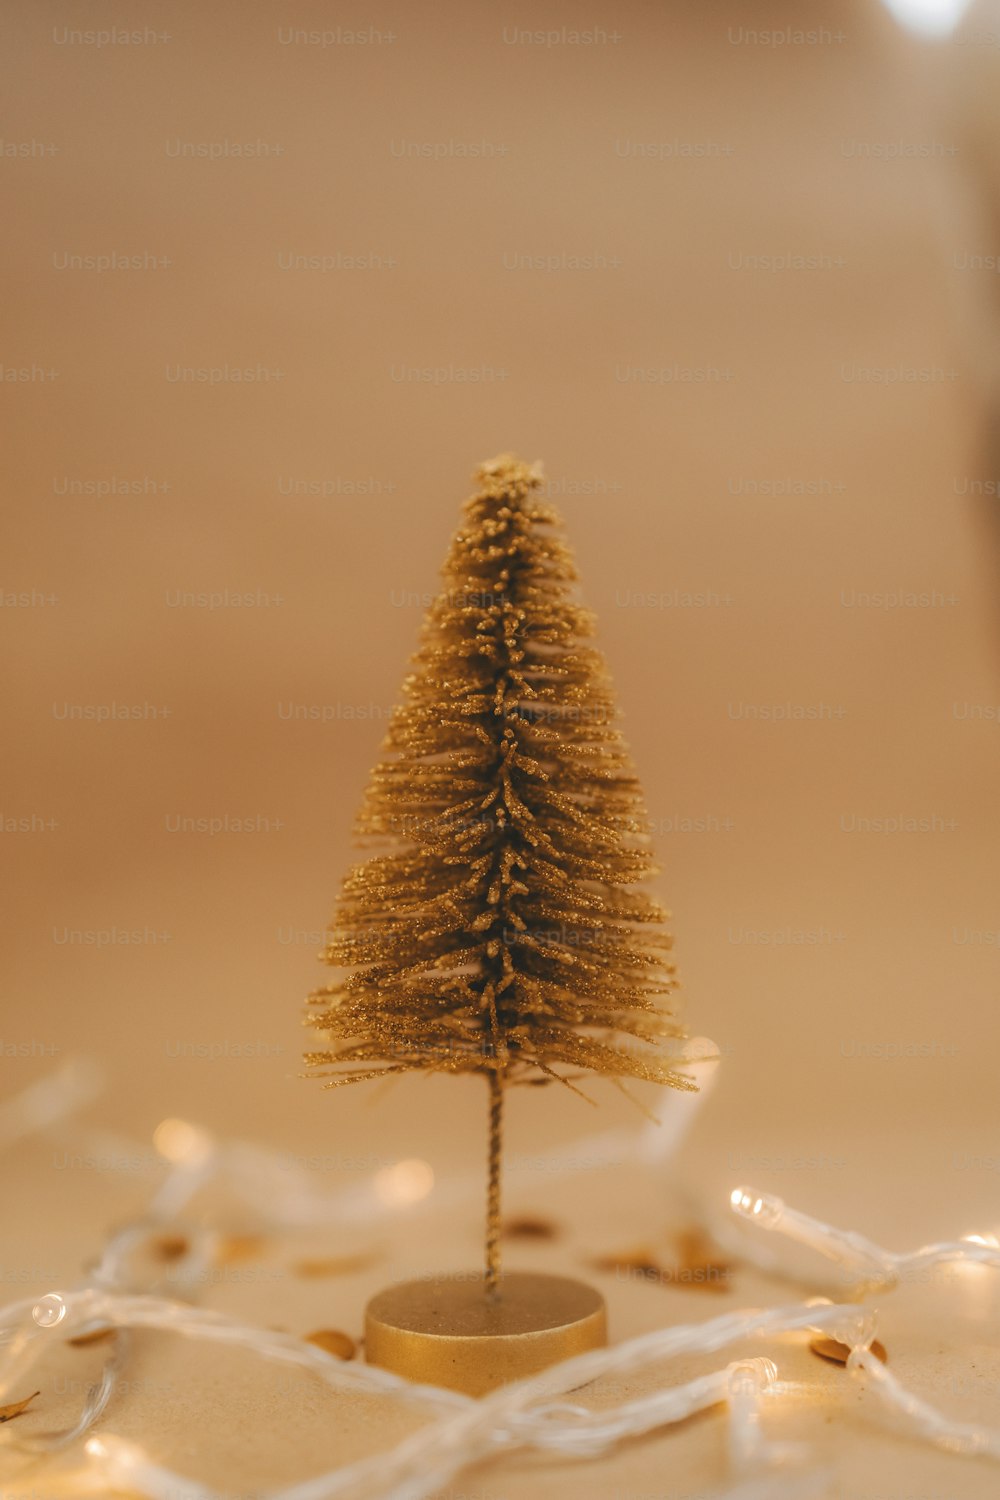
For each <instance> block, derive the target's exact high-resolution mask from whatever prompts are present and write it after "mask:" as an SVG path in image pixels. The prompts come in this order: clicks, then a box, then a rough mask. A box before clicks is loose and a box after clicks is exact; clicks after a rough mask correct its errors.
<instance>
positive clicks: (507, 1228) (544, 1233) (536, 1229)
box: [501, 1214, 559, 1240]
mask: <svg viewBox="0 0 1000 1500" xmlns="http://www.w3.org/2000/svg"><path fill="white" fill-rule="evenodd" d="M501 1233H502V1234H503V1235H504V1236H505V1237H506V1238H507V1239H509V1240H554V1239H555V1238H556V1237H557V1236H558V1234H559V1226H558V1225H557V1224H554V1223H553V1222H552V1220H551V1219H540V1218H534V1217H532V1215H530V1214H521V1215H520V1216H519V1217H518V1218H516V1219H506V1220H505V1221H504V1224H503V1228H502V1230H501Z"/></svg>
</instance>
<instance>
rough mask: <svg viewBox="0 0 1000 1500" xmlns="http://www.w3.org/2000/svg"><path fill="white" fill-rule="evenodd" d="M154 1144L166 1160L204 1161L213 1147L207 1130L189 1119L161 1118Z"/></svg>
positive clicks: (155, 1133)
mask: <svg viewBox="0 0 1000 1500" xmlns="http://www.w3.org/2000/svg"><path fill="white" fill-rule="evenodd" d="M153 1145H154V1146H155V1147H156V1149H157V1151H158V1152H159V1153H160V1155H161V1156H162V1157H164V1159H165V1160H166V1161H172V1162H175V1163H176V1162H189V1163H191V1164H194V1163H195V1162H198V1161H202V1160H203V1159H204V1158H205V1157H206V1156H207V1155H208V1153H209V1152H210V1151H211V1149H212V1138H211V1136H210V1135H209V1134H208V1132H207V1131H205V1130H202V1129H201V1127H200V1126H198V1125H192V1124H190V1123H189V1122H188V1121H187V1120H174V1119H167V1120H161V1121H160V1123H159V1125H157V1127H156V1129H155V1130H154V1131H153Z"/></svg>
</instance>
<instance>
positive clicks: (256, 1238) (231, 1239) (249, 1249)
mask: <svg viewBox="0 0 1000 1500" xmlns="http://www.w3.org/2000/svg"><path fill="white" fill-rule="evenodd" d="M263 1249H264V1236H263V1235H262V1234H223V1235H220V1236H219V1239H218V1240H217V1242H216V1246H215V1264H216V1265H217V1266H227V1265H232V1263H233V1262H234V1261H238V1260H256V1259H257V1257H258V1256H259V1255H260V1254H261V1252H262V1251H263Z"/></svg>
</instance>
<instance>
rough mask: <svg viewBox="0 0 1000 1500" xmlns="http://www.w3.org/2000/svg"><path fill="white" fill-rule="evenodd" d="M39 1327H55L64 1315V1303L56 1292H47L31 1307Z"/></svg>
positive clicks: (32, 1314)
mask: <svg viewBox="0 0 1000 1500" xmlns="http://www.w3.org/2000/svg"><path fill="white" fill-rule="evenodd" d="M31 1316H32V1317H33V1318H34V1320H35V1322H36V1323H37V1324H38V1326H39V1328H55V1326H56V1324H57V1323H61V1322H62V1320H63V1318H64V1317H65V1316H66V1304H65V1302H64V1301H63V1299H62V1298H61V1297H60V1295H59V1293H58V1292H49V1293H48V1294H47V1295H46V1296H44V1297H43V1298H42V1299H41V1301H39V1302H36V1303H35V1305H34V1307H33V1308H32V1309H31Z"/></svg>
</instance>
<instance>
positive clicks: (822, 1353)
mask: <svg viewBox="0 0 1000 1500" xmlns="http://www.w3.org/2000/svg"><path fill="white" fill-rule="evenodd" d="M809 1347H810V1349H811V1350H812V1352H813V1353H814V1354H818V1355H819V1357H820V1359H827V1360H829V1361H830V1363H831V1364H834V1365H846V1364H847V1359H848V1355H849V1354H850V1352H851V1350H850V1346H849V1345H848V1344H842V1343H841V1342H840V1340H839V1339H826V1338H822V1339H813V1340H812V1342H811V1343H810V1345H809ZM871 1351H872V1353H873V1354H874V1356H875V1358H876V1359H880V1360H881V1361H882V1363H883V1364H884V1365H887V1364H888V1363H889V1356H888V1354H886V1352H885V1345H884V1344H880V1343H879V1341H878V1339H874V1340H873V1342H872V1346H871Z"/></svg>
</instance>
